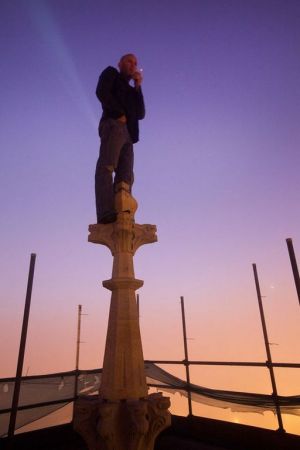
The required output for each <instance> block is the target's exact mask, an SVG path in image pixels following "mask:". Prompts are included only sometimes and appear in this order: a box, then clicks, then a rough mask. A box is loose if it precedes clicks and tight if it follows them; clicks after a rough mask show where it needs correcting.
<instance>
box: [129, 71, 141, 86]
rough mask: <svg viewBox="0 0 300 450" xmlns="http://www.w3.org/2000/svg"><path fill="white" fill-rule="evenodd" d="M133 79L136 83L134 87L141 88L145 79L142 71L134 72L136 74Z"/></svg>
mask: <svg viewBox="0 0 300 450" xmlns="http://www.w3.org/2000/svg"><path fill="white" fill-rule="evenodd" d="M132 79H133V81H134V86H135V87H136V88H139V87H140V86H141V84H142V81H143V77H142V74H141V72H140V71H137V72H134V74H133V75H132Z"/></svg>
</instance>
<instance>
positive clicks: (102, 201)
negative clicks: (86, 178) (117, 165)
mask: <svg viewBox="0 0 300 450" xmlns="http://www.w3.org/2000/svg"><path fill="white" fill-rule="evenodd" d="M113 170H114V168H113V166H109V165H105V164H103V162H102V161H101V155H100V156H99V158H98V161H97V166H96V173H95V194H96V211H97V223H100V222H101V221H102V219H103V217H104V216H105V215H108V214H113V213H114V192H113Z"/></svg>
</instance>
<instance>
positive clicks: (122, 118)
mask: <svg viewBox="0 0 300 450" xmlns="http://www.w3.org/2000/svg"><path fill="white" fill-rule="evenodd" d="M117 120H118V122H121V123H126V122H127V119H126V116H125V115H124V116H121V117H119V118H118V119H117Z"/></svg>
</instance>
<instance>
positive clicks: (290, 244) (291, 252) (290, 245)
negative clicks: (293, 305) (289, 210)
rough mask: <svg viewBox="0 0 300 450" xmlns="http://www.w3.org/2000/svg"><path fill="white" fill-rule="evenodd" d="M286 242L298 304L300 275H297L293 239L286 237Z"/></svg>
mask: <svg viewBox="0 0 300 450" xmlns="http://www.w3.org/2000/svg"><path fill="white" fill-rule="evenodd" d="M286 243H287V247H288V251H289V255H290V260H291V266H292V270H293V275H294V280H295V285H296V290H297V294H298V300H299V304H300V277H299V271H298V266H297V260H296V256H295V252H294V247H293V241H292V239H291V238H287V239H286Z"/></svg>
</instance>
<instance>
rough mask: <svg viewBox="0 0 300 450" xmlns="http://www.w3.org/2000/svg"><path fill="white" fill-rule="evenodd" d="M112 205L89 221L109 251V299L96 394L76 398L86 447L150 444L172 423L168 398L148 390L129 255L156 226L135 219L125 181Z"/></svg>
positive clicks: (94, 237)
mask: <svg viewBox="0 0 300 450" xmlns="http://www.w3.org/2000/svg"><path fill="white" fill-rule="evenodd" d="M115 210H116V212H117V220H116V222H114V223H110V224H105V225H104V224H96V225H90V226H89V231H90V234H89V237H88V240H89V242H93V243H96V244H102V245H105V246H106V247H108V248H109V249H110V251H111V253H112V255H113V268H112V277H111V279H110V280H105V281H103V286H104V287H105V288H107V289H109V290H110V291H111V302H110V312H109V320H108V328H107V335H106V345H105V353H104V360H103V370H102V377H101V384H100V388H99V396H97V397H79V398H78V399H77V400H76V402H75V406H74V428H75V430H76V431H77V432H78V433H79V434H81V436H82V437H83V439H84V440H85V442H86V443H87V445H88V448H89V450H152V449H153V448H154V442H155V438H156V437H157V435H158V434H159V433H160V432H161V431H162V430H163V429H164V428H166V427H167V426H169V425H170V423H171V414H170V412H169V411H168V408H169V406H170V399H169V398H168V397H163V396H162V394H161V393H159V394H151V395H148V396H147V393H148V386H147V382H146V375H145V366H144V358H143V349H142V341H141V335H140V327H139V315H138V310H137V303H136V296H135V291H136V290H137V289H139V288H140V287H141V286H142V285H143V281H142V280H138V279H136V278H135V275H134V266H133V256H134V254H135V252H136V250H137V249H138V248H139V247H141V246H142V245H144V244H151V243H153V242H156V241H157V236H156V226H155V225H148V224H145V225H138V224H136V223H135V221H134V215H135V212H136V210H137V202H136V200H135V199H134V198H133V197H132V196H131V194H130V190H129V186H128V185H127V184H126V183H120V184H119V185H118V186H117V192H116V194H115Z"/></svg>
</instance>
